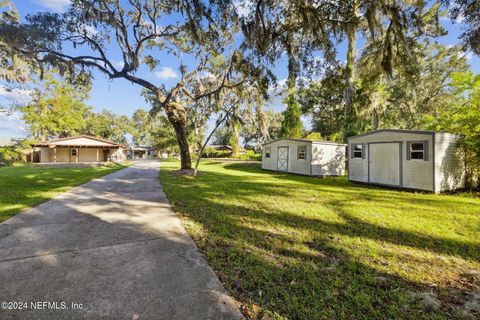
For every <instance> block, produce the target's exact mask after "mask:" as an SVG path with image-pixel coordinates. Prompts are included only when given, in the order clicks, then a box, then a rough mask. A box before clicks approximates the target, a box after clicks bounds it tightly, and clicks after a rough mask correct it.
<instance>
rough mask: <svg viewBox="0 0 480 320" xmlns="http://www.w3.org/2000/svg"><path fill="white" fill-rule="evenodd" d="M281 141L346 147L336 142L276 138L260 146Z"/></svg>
mask: <svg viewBox="0 0 480 320" xmlns="http://www.w3.org/2000/svg"><path fill="white" fill-rule="evenodd" d="M282 140H289V141H298V142H306V143H315V144H328V145H336V146H346V144H344V143H337V142H331V141H319V140H309V139H297V138H278V139H275V140H272V141H269V142H265V143H264V144H262V146H265V145H268V144H271V143H274V142H277V141H282Z"/></svg>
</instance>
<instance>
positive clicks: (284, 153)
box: [262, 138, 347, 176]
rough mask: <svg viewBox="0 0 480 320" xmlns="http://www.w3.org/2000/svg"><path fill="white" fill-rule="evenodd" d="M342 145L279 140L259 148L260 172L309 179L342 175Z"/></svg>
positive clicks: (343, 149)
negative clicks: (281, 173)
mask: <svg viewBox="0 0 480 320" xmlns="http://www.w3.org/2000/svg"><path fill="white" fill-rule="evenodd" d="M346 146H347V145H346V144H340V143H334V142H327V141H312V140H304V139H291V138H281V139H277V140H274V141H271V142H268V143H265V144H264V145H263V146H262V154H263V155H262V169H265V170H274V171H283V172H291V173H298V174H304V175H309V176H343V175H344V174H345V160H346V158H345V156H346Z"/></svg>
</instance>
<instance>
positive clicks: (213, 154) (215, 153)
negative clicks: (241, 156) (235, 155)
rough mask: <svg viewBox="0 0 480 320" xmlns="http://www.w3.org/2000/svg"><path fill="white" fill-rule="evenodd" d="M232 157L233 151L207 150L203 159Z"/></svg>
mask: <svg viewBox="0 0 480 320" xmlns="http://www.w3.org/2000/svg"><path fill="white" fill-rule="evenodd" d="M231 156H232V152H231V151H227V150H216V149H215V148H206V149H205V150H204V152H203V155H202V157H203V158H230V157H231Z"/></svg>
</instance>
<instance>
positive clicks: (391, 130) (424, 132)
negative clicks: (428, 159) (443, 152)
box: [348, 129, 455, 140]
mask: <svg viewBox="0 0 480 320" xmlns="http://www.w3.org/2000/svg"><path fill="white" fill-rule="evenodd" d="M382 132H398V133H409V134H430V135H435V134H436V133H443V134H451V135H455V134H453V133H448V132H439V131H432V130H407V129H380V130H374V131H369V132H365V133H362V134H359V135H356V136H351V137H349V138H348V140H350V139H355V138H359V137H363V136H369V135H372V134H377V133H382Z"/></svg>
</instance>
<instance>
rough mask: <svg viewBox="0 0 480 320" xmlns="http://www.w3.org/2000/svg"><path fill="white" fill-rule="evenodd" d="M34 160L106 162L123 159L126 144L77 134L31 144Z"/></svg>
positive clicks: (125, 155) (125, 154) (125, 153)
mask: <svg viewBox="0 0 480 320" xmlns="http://www.w3.org/2000/svg"><path fill="white" fill-rule="evenodd" d="M31 146H32V148H33V153H32V157H31V158H30V159H31V161H32V162H104V161H112V162H117V161H123V160H125V159H126V158H127V149H126V146H124V145H122V144H119V143H115V142H112V141H108V140H105V139H100V138H96V137H91V136H86V135H82V136H76V137H69V138H62V139H55V140H50V141H42V142H39V143H36V144H32V145H31Z"/></svg>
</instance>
